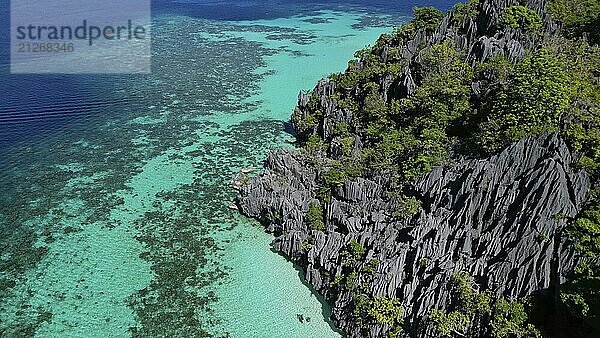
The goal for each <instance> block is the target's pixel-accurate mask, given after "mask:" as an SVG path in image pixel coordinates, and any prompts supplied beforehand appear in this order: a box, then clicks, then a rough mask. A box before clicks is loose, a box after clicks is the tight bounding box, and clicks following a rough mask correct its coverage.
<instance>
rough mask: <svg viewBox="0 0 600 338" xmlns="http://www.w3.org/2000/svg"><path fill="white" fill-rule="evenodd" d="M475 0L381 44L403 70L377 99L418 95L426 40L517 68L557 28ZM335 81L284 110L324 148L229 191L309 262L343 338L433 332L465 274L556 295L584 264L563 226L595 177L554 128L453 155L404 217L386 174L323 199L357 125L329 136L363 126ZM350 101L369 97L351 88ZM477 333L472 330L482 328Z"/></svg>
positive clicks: (272, 161)
mask: <svg viewBox="0 0 600 338" xmlns="http://www.w3.org/2000/svg"><path fill="white" fill-rule="evenodd" d="M474 3H475V4H476V5H477V12H476V13H475V14H476V15H472V16H464V17H460V18H459V17H458V14H456V13H454V12H451V13H449V14H447V15H446V16H445V17H444V18H443V19H442V20H441V22H440V24H439V25H438V26H437V28H436V29H435V30H433V31H430V32H427V31H422V32H419V31H418V32H417V33H416V34H415V35H414V37H413V38H412V39H410V40H409V41H406V42H405V43H403V44H401V45H399V46H384V47H383V48H382V55H381V58H382V59H384V60H386V59H387V58H388V56H389V55H391V54H392V50H393V51H394V52H397V53H398V54H399V55H400V56H401V59H402V60H405V61H406V63H405V66H404V69H403V70H402V72H401V74H400V76H398V77H396V78H394V77H392V76H383V77H381V78H380V79H379V86H380V88H381V89H382V90H381V95H382V99H383V100H384V101H386V102H387V101H389V100H388V99H389V96H392V97H400V98H401V97H406V96H409V95H411V94H412V93H414V92H415V90H416V88H417V87H418V85H417V81H415V77H416V76H417V75H416V73H417V72H418V69H419V62H421V61H422V58H423V55H422V53H420V52H419V51H420V50H423V46H433V45H436V44H440V43H442V42H444V41H447V40H451V41H453V43H454V45H455V46H456V49H458V50H462V51H466V56H465V58H466V60H467V61H468V62H469V63H470V64H476V63H481V62H484V61H486V60H488V59H490V58H493V57H496V56H502V57H504V58H505V59H507V60H510V61H511V62H517V61H519V60H521V59H523V58H524V57H525V56H526V51H528V50H535V48H537V46H538V45H539V43H540V42H541V39H543V38H547V36H552V35H553V34H557V32H559V31H560V27H559V25H557V24H556V23H555V22H553V21H552V19H551V18H550V15H549V14H548V12H547V9H546V7H547V1H546V0H530V1H528V2H527V7H528V8H530V9H532V10H533V11H535V12H536V13H537V14H538V15H539V17H540V18H541V25H542V26H543V30H544V32H545V34H546V37H543V36H541V35H539V36H538V35H531V34H525V33H524V32H523V31H521V30H519V29H514V28H511V27H505V28H501V27H500V25H499V20H500V19H499V17H500V15H501V13H502V11H503V10H504V9H505V8H507V7H509V6H518V5H520V4H521V3H520V2H519V1H516V0H489V1H481V2H477V1H475V2H474ZM362 62H363V61H362V60H359V62H358V65H357V67H358V69H360V68H361V67H362ZM337 86H340V83H338V82H336V81H335V79H331V78H330V79H327V80H321V81H320V82H319V83H318V84H317V86H316V87H315V89H314V90H313V91H312V93H311V94H310V95H309V94H306V93H300V95H299V98H298V105H297V107H296V109H295V110H294V113H293V116H292V122H293V123H294V127H295V129H296V132H297V134H298V135H297V137H298V139H300V140H307V139H309V138H310V137H311V135H318V136H319V138H320V139H322V140H324V141H325V144H326V146H327V154H326V155H323V156H321V157H319V156H315V155H314V154H310V155H309V154H307V153H306V152H305V151H304V149H298V150H295V149H280V150H275V151H273V152H271V153H270V154H269V155H268V157H267V159H266V160H265V163H264V170H263V172H262V173H260V174H258V175H256V176H254V177H250V176H248V173H247V172H246V173H241V174H240V175H238V176H237V177H236V179H235V180H234V186H235V188H236V189H237V190H238V191H239V196H238V198H237V200H236V207H237V209H238V210H239V211H240V212H241V213H242V214H244V215H246V216H248V217H251V218H254V219H257V220H259V221H260V222H261V223H262V224H263V225H264V226H265V228H266V230H267V231H268V232H270V233H273V234H274V235H275V240H274V241H273V244H272V245H273V248H274V249H275V250H276V251H278V252H280V253H282V254H283V255H285V256H286V257H288V258H289V259H291V260H293V261H294V262H295V263H297V264H298V265H299V266H301V267H302V268H303V269H304V272H305V276H306V280H307V282H308V283H309V284H310V285H311V286H312V287H314V289H315V290H316V291H317V292H318V293H319V294H320V295H322V296H323V297H324V298H325V300H327V301H328V302H329V303H330V304H331V306H332V316H331V317H332V318H331V319H332V321H333V323H334V324H335V325H336V326H337V327H338V328H339V329H340V330H342V331H343V332H345V333H346V334H347V335H348V337H364V336H368V337H384V336H385V337H387V336H388V335H390V336H400V335H407V336H411V337H435V336H438V335H436V331H435V328H434V327H433V323H432V320H431V317H432V310H436V309H440V310H447V309H449V308H450V307H451V305H452V304H453V302H454V301H455V299H456V294H455V291H456V290H454V289H453V288H454V287H455V285H453V284H452V280H453V279H455V278H456V276H457V275H461V274H463V276H468V278H469V283H470V284H469V285H472V286H473V287H475V288H479V289H481V290H488V291H489V292H491V293H492V294H494V295H498V296H501V297H504V298H506V299H508V300H511V301H516V300H520V299H524V298H526V297H531V296H536V297H537V296H539V297H541V298H544V299H554V300H557V299H559V297H560V295H559V286H560V285H561V284H563V283H565V282H567V281H568V280H569V278H570V275H571V274H572V273H573V270H574V269H575V267H576V266H577V264H578V263H579V262H580V261H581V260H583V259H585V258H582V257H581V256H580V255H579V254H578V253H577V252H576V249H575V245H574V243H573V242H571V241H570V239H569V236H568V235H567V233H566V232H567V227H568V222H569V221H571V220H573V219H574V218H576V217H577V216H578V215H579V214H580V213H581V212H582V210H583V209H584V208H585V207H586V205H587V203H588V201H589V200H590V195H589V194H590V193H589V192H590V188H591V187H592V182H591V178H590V177H589V176H588V175H587V174H586V173H585V172H584V171H582V170H580V169H576V168H577V163H578V161H579V159H580V157H581V155H580V154H578V153H575V152H573V151H572V150H571V149H570V148H569V146H568V145H567V143H566V142H565V141H564V140H563V139H562V137H561V136H560V135H559V133H556V132H547V133H544V134H541V135H539V136H537V137H525V138H522V139H521V140H520V141H518V142H515V143H513V144H511V145H510V146H508V147H505V148H504V149H503V150H501V151H499V152H497V153H496V154H495V155H493V156H486V157H484V158H466V157H465V156H458V157H456V158H454V159H453V161H451V162H450V163H447V164H445V165H441V166H438V167H437V168H435V169H433V170H431V171H429V172H428V173H426V174H425V175H422V176H421V177H420V178H418V179H415V180H412V181H411V182H409V183H408V184H406V186H404V188H403V189H404V191H405V192H408V193H407V196H410V198H412V199H413V200H414V201H415V203H417V205H416V207H415V208H414V210H408V211H407V212H402V210H400V212H399V210H398V203H397V201H396V200H394V199H393V198H389V196H390V195H389V194H390V191H391V188H390V181H391V179H390V177H389V176H386V175H385V173H383V174H382V173H379V174H376V175H370V176H360V177H357V178H353V179H348V180H345V181H344V182H343V183H342V184H339V185H338V186H337V187H335V188H333V189H332V190H331V194H330V195H329V196H328V197H327V198H323V196H322V191H321V184H322V181H323V177H324V175H325V173H326V171H327V169H328V163H330V162H331V161H333V160H336V159H338V158H340V156H342V155H340V154H343V153H350V156H351V157H353V158H355V159H356V158H358V157H359V156H360V153H361V150H362V149H363V143H364V139H361V137H360V136H359V135H358V133H357V134H356V135H353V136H352V137H353V139H351V140H350V141H351V142H349V144H346V145H344V139H342V138H341V137H340V136H338V135H337V134H336V128H337V126H338V125H339V124H344V125H348V126H353V127H354V129H358V128H360V126H359V124H358V123H357V122H356V116H355V115H356V112H355V111H353V110H352V109H349V108H347V107H345V106H343V105H342V104H341V103H340V101H339V100H338V99H336V97H335V94H334V93H335V91H336V87H337ZM482 87H485V83H484V82H482V81H477V80H475V81H473V83H472V84H471V91H472V94H473V95H474V96H479V95H482V91H481V88H482ZM353 95H355V96H356V97H364V96H365V95H364V93H360V92H358V89H357V91H356V92H353ZM314 97H316V98H317V100H316V102H311V101H314V99H312V98H314ZM315 105H316V106H317V108H315ZM315 110H318V111H319V112H320V114H322V115H321V116H319V118H318V121H316V123H314V124H313V125H311V126H310V127H309V128H307V127H306V125H304V126H301V125H300V124H301V121H306V120H307V119H309V118H312V117H311V114H313V115H312V116H314V111H315ZM345 138H346V139H348V137H347V136H346V137H345ZM346 143H348V142H346ZM344 148H346V149H344ZM348 150H349V151H348ZM319 210H320V211H319ZM315 215H316V216H315ZM319 218H322V220H319ZM315 219H317V221H315ZM479 289H478V290H476V291H477V292H479ZM486 292H487V291H486ZM361 297H363V298H361ZM365 299H366V300H365ZM384 300H385V301H384ZM390 300H394V301H395V300H398V301H399V303H400V305H401V307H396V305H394V304H395V303H393V302H391V301H390ZM367 301H368V302H369V304H370V305H371V306H373V304H380V303H385V304H386V307H387V308H386V311H387V312H386V315H389V314H391V313H392V312H393V311H396V310H394V309H396V308H398V309H401V314H393V316H396V317H402V318H401V319H400V318H399V319H397V320H396V319H389V318H387V317H386V318H383V319H382V320H372V319H368V318H365V316H364V315H361V313H360V307H361V306H362V305H361V304H362V303H363V302H367ZM370 313H371V314H373V312H370ZM376 315H377V314H375V315H374V316H375V317H376ZM465 325H466V324H465ZM397 326H401V330H397ZM474 326H476V325H475V324H474ZM438 329H439V328H438ZM477 330H478V329H477V328H475V329H474V331H470V332H471V333H472V334H473V335H474V336H485V335H486V334H489V332H487V333H485V332H484V331H481V330H480V331H477ZM399 332H400V333H399ZM473 332H475V333H473ZM399 334H400V335H399ZM453 336H461V334H458V333H456V332H454V333H453Z"/></svg>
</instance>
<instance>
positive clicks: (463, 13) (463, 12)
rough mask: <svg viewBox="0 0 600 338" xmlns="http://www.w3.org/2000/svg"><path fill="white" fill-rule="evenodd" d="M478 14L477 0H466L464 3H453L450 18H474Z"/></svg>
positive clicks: (459, 19) (458, 19)
mask: <svg viewBox="0 0 600 338" xmlns="http://www.w3.org/2000/svg"><path fill="white" fill-rule="evenodd" d="M477 15H479V0H468V1H467V2H466V3H457V4H456V5H454V12H453V14H452V18H453V19H454V20H455V21H463V20H465V19H474V18H476V17H477Z"/></svg>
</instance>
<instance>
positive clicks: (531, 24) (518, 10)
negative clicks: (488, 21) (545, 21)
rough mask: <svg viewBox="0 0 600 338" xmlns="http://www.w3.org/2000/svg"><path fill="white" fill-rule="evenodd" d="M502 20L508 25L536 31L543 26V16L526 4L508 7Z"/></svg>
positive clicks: (503, 13)
mask: <svg viewBox="0 0 600 338" xmlns="http://www.w3.org/2000/svg"><path fill="white" fill-rule="evenodd" d="M500 22H501V23H502V24H503V25H505V26H508V27H512V28H518V29H521V30H524V31H535V30H538V29H540V28H541V27H542V18H540V16H539V14H537V13H536V12H535V11H534V10H533V9H531V8H529V7H525V6H510V7H506V8H505V9H504V11H503V12H502V16H501V18H500Z"/></svg>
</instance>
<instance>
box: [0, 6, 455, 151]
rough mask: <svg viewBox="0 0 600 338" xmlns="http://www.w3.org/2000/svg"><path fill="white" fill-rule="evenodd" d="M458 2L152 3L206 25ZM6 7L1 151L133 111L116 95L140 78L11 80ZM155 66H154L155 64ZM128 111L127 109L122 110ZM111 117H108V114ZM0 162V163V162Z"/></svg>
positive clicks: (126, 98) (0, 62)
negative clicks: (326, 11) (122, 86)
mask: <svg viewBox="0 0 600 338" xmlns="http://www.w3.org/2000/svg"><path fill="white" fill-rule="evenodd" d="M455 2H456V1H448V0H444V1H425V0H416V1H415V0H412V1H387V0H370V1H361V0H347V1H342V2H340V1H339V0H330V1H311V0H309V1H289V0H287V1H286V0H265V1H246V0H220V1H219V0H217V1H210V0H154V1H152V11H153V15H155V16H156V15H161V14H179V15H186V16H190V17H196V18H202V19H210V20H229V21H231V20H234V21H243V20H256V19H273V18H279V17H289V16H293V15H298V14H301V13H302V11H306V10H314V9H315V8H323V9H332V8H336V7H337V6H340V5H344V6H348V5H352V6H356V7H357V8H367V9H373V8H377V9H380V10H382V11H385V12H390V13H402V14H408V13H410V11H411V8H412V7H414V6H427V5H433V6H436V7H438V8H440V9H443V10H446V9H449V8H450V7H451V6H452V4H453V3H455ZM8 23H9V2H2V3H0V149H3V148H4V149H6V148H7V147H9V146H11V145H14V144H20V143H21V142H26V143H27V142H31V141H35V140H36V139H37V138H39V137H40V136H43V135H45V134H56V133H60V132H67V133H77V132H78V130H81V129H86V128H91V127H90V126H93V125H94V124H96V123H100V122H101V121H104V120H106V119H107V118H118V116H115V114H122V113H123V111H127V110H130V109H132V108H134V107H135V104H136V100H135V93H128V94H127V95H125V94H123V93H118V92H117V89H118V88H119V84H120V83H122V82H123V81H125V79H127V80H129V81H131V79H132V77H133V78H135V77H136V76H138V77H141V76H143V75H126V76H116V75H110V76H109V75H91V76H90V75H11V74H10V73H9V62H10V60H9V59H10V56H9V55H10V53H9V43H10V41H9V26H8ZM153 66H154V67H156V66H157V65H156V64H154V65H153ZM124 108H128V109H124ZM111 114H112V115H111ZM0 162H1V159H0Z"/></svg>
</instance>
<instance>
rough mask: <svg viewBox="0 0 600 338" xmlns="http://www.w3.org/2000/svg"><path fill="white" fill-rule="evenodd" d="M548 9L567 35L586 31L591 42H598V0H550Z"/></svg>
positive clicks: (572, 35)
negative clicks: (560, 23) (561, 24)
mask: <svg viewBox="0 0 600 338" xmlns="http://www.w3.org/2000/svg"><path fill="white" fill-rule="evenodd" d="M548 9H549V11H550V13H551V14H552V17H553V18H554V19H555V20H557V21H559V22H562V23H563V25H564V30H565V33H566V35H567V36H568V37H571V38H573V37H581V36H583V33H587V34H589V40H590V42H591V43H592V44H597V43H600V0H550V1H549V4H548Z"/></svg>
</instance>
